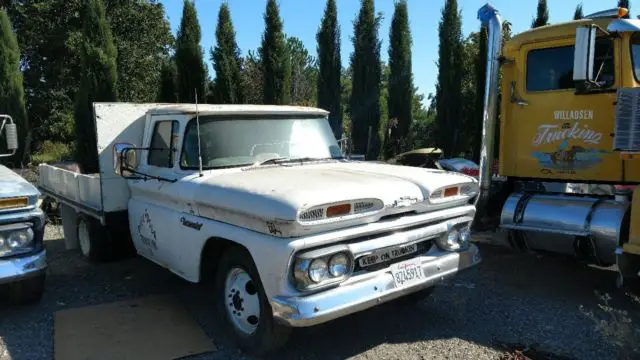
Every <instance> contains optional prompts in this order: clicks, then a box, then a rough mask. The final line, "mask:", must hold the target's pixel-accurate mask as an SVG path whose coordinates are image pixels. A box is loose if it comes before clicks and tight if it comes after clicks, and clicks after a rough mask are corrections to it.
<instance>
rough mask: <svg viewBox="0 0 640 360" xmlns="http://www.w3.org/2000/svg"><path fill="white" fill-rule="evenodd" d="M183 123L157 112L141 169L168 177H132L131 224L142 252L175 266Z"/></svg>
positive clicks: (150, 124) (133, 236) (142, 157)
mask: <svg viewBox="0 0 640 360" xmlns="http://www.w3.org/2000/svg"><path fill="white" fill-rule="evenodd" d="M179 128H180V124H179V122H178V121H177V120H175V118H171V117H168V116H153V117H152V118H151V121H150V122H149V126H148V129H151V131H146V132H145V141H144V144H146V145H145V146H147V147H148V148H149V150H148V151H142V152H141V153H140V165H139V166H138V171H139V172H141V173H144V174H148V175H151V176H154V177H159V178H163V179H164V180H155V179H153V180H146V181H145V180H129V188H130V190H131V199H130V200H129V219H130V221H129V226H130V228H131V229H130V230H131V235H132V238H133V242H134V244H135V247H136V249H137V251H138V253H139V254H140V255H142V256H144V257H147V258H149V259H150V260H153V261H154V262H156V263H158V264H160V265H162V266H164V267H167V268H170V269H171V268H172V264H173V261H174V259H173V258H172V256H173V255H172V254H173V252H172V251H171V250H172V249H171V240H172V238H173V235H174V228H173V224H175V222H174V221H172V220H173V219H175V218H176V216H177V215H176V214H177V212H178V211H179V210H178V205H177V204H178V185H177V183H175V182H172V181H171V180H175V179H176V178H177V174H176V172H175V171H174V165H175V163H176V161H175V159H176V156H175V154H176V150H175V148H176V146H177V139H178V136H179V131H180V129H179Z"/></svg>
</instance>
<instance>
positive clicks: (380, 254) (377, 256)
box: [358, 244, 418, 267]
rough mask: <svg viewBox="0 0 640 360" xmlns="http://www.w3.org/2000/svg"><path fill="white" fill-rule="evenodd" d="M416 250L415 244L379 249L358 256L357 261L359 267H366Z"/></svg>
mask: <svg viewBox="0 0 640 360" xmlns="http://www.w3.org/2000/svg"><path fill="white" fill-rule="evenodd" d="M417 251H418V245H416V244H412V245H407V246H401V247H397V248H394V249H388V250H381V251H377V252H374V253H373V254H370V255H367V256H364V257H362V258H360V259H359V260H358V263H359V264H360V267H367V266H371V265H375V264H379V263H381V262H385V261H389V260H393V259H395V258H399V257H402V256H405V255H409V254H413V253H415V252H417Z"/></svg>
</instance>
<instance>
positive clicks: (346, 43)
mask: <svg viewBox="0 0 640 360" xmlns="http://www.w3.org/2000/svg"><path fill="white" fill-rule="evenodd" d="M222 1H223V0H196V9H197V11H198V18H199V20H200V27H201V29H202V44H201V45H202V47H203V48H204V50H205V59H206V61H207V63H208V65H209V68H210V69H211V63H210V61H209V49H210V48H211V46H212V45H213V44H214V43H215V26H216V22H217V16H218V8H219V7H220V4H221V3H222ZM226 1H227V2H228V4H229V7H230V9H231V17H232V20H233V24H234V26H235V29H236V36H237V41H238V46H239V47H240V50H241V51H242V54H243V55H245V54H246V53H247V51H248V50H252V49H257V48H258V46H259V45H260V38H261V36H262V32H263V30H264V20H263V13H264V9H265V5H266V0H226ZM161 2H162V3H163V4H164V6H165V8H166V12H167V16H168V17H169V21H170V23H171V29H172V31H173V33H174V34H175V33H176V32H177V29H178V26H179V24H180V17H181V16H182V4H183V0H162V1H161ZM486 2H487V0H458V5H459V6H460V8H461V11H462V30H463V34H464V36H467V35H468V34H469V33H470V32H472V31H477V29H478V27H479V22H478V20H476V13H477V10H478V9H479V8H480V7H481V6H482V5H484V4H485V3H486ZM580 2H582V3H583V7H584V12H585V14H588V13H592V12H596V11H600V10H605V9H607V8H612V7H615V6H616V5H617V1H616V0H583V1H580V0H548V3H549V18H550V21H551V22H562V21H567V20H570V19H572V17H573V12H574V10H575V7H576V5H577V4H578V3H580ZM491 3H492V4H493V5H494V6H495V7H496V8H497V9H498V10H500V13H501V14H502V16H503V18H504V19H506V20H509V21H510V22H511V23H512V24H513V31H514V33H518V32H522V31H524V30H526V29H528V28H529V27H530V25H531V19H532V18H533V15H534V14H535V12H536V6H537V3H538V1H537V0H493V1H491ZM631 3H632V6H633V1H631ZM279 4H280V16H281V18H282V20H283V21H284V31H285V32H286V34H287V35H288V36H296V37H298V38H300V39H301V40H302V42H303V43H304V44H305V46H306V47H307V49H308V50H309V52H310V53H311V54H313V55H315V54H316V40H315V35H316V32H317V31H318V26H319V25H320V20H321V18H322V14H323V11H324V7H325V0H279ZM393 4H394V0H375V7H376V12H382V14H383V16H384V20H383V22H382V24H381V27H380V32H379V36H380V39H381V40H382V59H383V60H385V61H386V59H387V51H388V45H389V27H390V24H391V17H392V16H393ZM443 5H444V0H408V6H409V21H410V24H411V31H412V35H413V54H412V56H413V73H414V82H415V85H416V86H418V88H419V91H420V92H422V93H424V94H425V95H426V94H428V93H430V92H433V91H435V82H436V79H437V75H438V69H437V67H436V61H437V59H438V22H439V21H440V11H441V9H442V7H443ZM337 6H338V21H339V23H340V27H341V37H342V49H341V52H342V63H343V66H345V67H346V66H347V65H348V62H349V55H350V54H351V51H352V49H353V46H352V43H351V35H352V33H353V20H354V19H355V17H356V16H357V14H358V10H359V7H360V0H337ZM632 13H635V12H634V11H633V7H632ZM210 73H211V74H213V71H212V70H211V71H210Z"/></svg>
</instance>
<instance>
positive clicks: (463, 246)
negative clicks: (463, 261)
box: [435, 221, 472, 252]
mask: <svg viewBox="0 0 640 360" xmlns="http://www.w3.org/2000/svg"><path fill="white" fill-rule="evenodd" d="M471 224H472V222H471V221H463V222H459V223H455V224H448V225H447V231H446V232H445V233H443V234H441V235H440V236H438V237H437V238H436V239H435V240H436V244H437V245H438V247H439V248H440V249H441V250H443V251H449V252H461V251H465V250H467V249H469V246H470V244H471ZM451 234H455V243H452V241H451V239H450V236H451ZM463 237H466V238H467V240H463Z"/></svg>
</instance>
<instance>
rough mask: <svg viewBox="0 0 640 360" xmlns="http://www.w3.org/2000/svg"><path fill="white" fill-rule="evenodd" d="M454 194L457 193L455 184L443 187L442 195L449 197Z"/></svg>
mask: <svg viewBox="0 0 640 360" xmlns="http://www.w3.org/2000/svg"><path fill="white" fill-rule="evenodd" d="M456 195H458V187H457V186H455V187H450V188H446V189H444V197H451V196H456Z"/></svg>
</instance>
